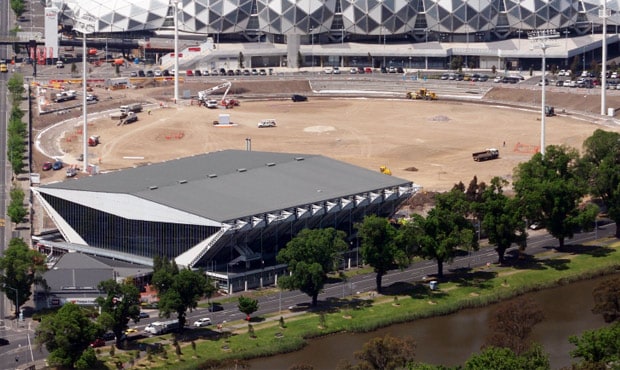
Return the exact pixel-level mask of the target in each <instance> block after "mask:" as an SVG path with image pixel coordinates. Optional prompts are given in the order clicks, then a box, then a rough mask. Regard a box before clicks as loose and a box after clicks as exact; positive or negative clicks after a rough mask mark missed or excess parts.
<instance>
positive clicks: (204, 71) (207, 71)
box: [200, 69, 209, 76]
mask: <svg viewBox="0 0 620 370" xmlns="http://www.w3.org/2000/svg"><path fill="white" fill-rule="evenodd" d="M200 73H202V75H203V76H208V75H209V70H208V69H203V70H202V71H201V72H200Z"/></svg>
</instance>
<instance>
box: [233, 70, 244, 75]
mask: <svg viewBox="0 0 620 370" xmlns="http://www.w3.org/2000/svg"><path fill="white" fill-rule="evenodd" d="M241 74H243V72H242V71H241V70H240V69H235V76H241Z"/></svg>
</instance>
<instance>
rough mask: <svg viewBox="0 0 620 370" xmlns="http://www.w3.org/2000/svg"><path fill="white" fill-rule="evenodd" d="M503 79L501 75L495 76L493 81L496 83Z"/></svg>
mask: <svg viewBox="0 0 620 370" xmlns="http://www.w3.org/2000/svg"><path fill="white" fill-rule="evenodd" d="M503 79H504V78H503V77H502V76H496V77H495V78H494V79H493V82H495V83H496V84H497V83H500V82H502V80H503Z"/></svg>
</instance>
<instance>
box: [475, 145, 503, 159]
mask: <svg viewBox="0 0 620 370" xmlns="http://www.w3.org/2000/svg"><path fill="white" fill-rule="evenodd" d="M472 157H473V158H474V161H476V162H482V161H488V160H490V159H497V158H499V150H497V149H495V148H487V149H485V150H484V151H482V152H476V153H472Z"/></svg>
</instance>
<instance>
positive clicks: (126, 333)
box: [125, 328, 138, 335]
mask: <svg viewBox="0 0 620 370" xmlns="http://www.w3.org/2000/svg"><path fill="white" fill-rule="evenodd" d="M137 332H138V329H136V328H129V329H127V330H125V335H129V334H134V333H137Z"/></svg>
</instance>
